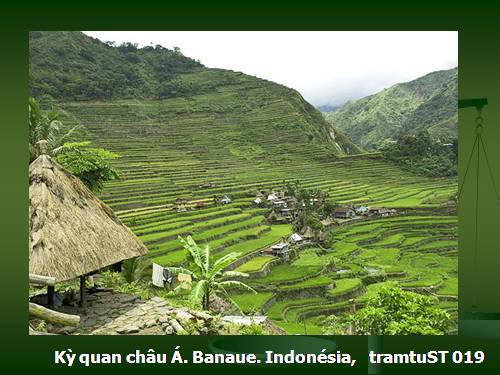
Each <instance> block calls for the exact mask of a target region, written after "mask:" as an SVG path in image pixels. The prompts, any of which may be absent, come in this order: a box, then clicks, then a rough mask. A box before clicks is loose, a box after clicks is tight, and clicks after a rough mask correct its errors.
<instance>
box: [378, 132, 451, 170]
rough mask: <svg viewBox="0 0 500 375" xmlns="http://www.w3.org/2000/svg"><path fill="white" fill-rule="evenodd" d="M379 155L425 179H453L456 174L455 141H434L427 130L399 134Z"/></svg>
mask: <svg viewBox="0 0 500 375" xmlns="http://www.w3.org/2000/svg"><path fill="white" fill-rule="evenodd" d="M381 151H382V155H383V156H384V157H385V158H386V159H388V160H390V161H392V162H394V163H396V164H398V165H400V166H401V167H403V168H405V169H407V170H409V171H411V172H415V173H418V174H423V175H425V176H431V177H437V176H454V175H456V174H457V172H458V167H457V162H458V139H457V138H455V139H453V140H450V141H446V140H445V141H443V140H441V141H436V140H433V139H432V137H431V136H430V134H429V133H428V131H427V130H422V131H419V132H418V133H416V134H410V135H401V136H399V137H398V138H397V140H396V143H387V144H386V145H384V146H383V147H382V148H381Z"/></svg>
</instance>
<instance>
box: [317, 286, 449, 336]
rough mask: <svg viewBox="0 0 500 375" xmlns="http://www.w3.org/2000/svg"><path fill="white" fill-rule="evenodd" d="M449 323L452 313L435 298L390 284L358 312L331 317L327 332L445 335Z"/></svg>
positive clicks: (327, 322)
mask: <svg viewBox="0 0 500 375" xmlns="http://www.w3.org/2000/svg"><path fill="white" fill-rule="evenodd" d="M449 322H450V315H449V314H448V313H447V312H446V311H444V310H442V309H440V308H439V307H438V306H436V303H435V300H434V299H433V298H432V297H428V296H425V295H422V294H418V293H414V292H409V291H404V290H402V289H400V288H399V287H397V286H389V287H384V288H382V289H381V290H380V291H379V292H378V294H377V295H376V296H375V297H373V298H372V299H370V300H369V301H368V303H367V305H366V306H365V307H364V308H362V309H361V310H359V311H358V312H356V313H355V314H352V315H349V316H347V317H343V318H340V317H337V316H332V317H329V318H328V319H327V321H326V328H325V334H345V333H347V332H350V333H352V334H358V335H442V334H444V333H446V329H447V328H448V325H449Z"/></svg>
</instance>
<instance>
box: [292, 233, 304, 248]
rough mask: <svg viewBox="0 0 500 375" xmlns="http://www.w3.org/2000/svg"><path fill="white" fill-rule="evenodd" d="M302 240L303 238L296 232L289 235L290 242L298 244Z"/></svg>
mask: <svg viewBox="0 0 500 375" xmlns="http://www.w3.org/2000/svg"><path fill="white" fill-rule="evenodd" d="M303 241H304V239H303V238H302V236H301V235H300V234H298V233H294V234H292V235H291V236H290V242H291V243H293V244H295V245H300V244H301V243H302V242H303Z"/></svg>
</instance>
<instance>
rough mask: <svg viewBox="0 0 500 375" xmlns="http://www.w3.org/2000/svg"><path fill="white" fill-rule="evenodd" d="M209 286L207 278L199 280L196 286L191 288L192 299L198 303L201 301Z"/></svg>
mask: <svg viewBox="0 0 500 375" xmlns="http://www.w3.org/2000/svg"><path fill="white" fill-rule="evenodd" d="M208 288H209V285H208V282H207V280H200V281H198V282H197V283H196V285H195V287H194V288H193V289H192V290H191V300H192V301H193V302H197V303H199V302H201V301H202V300H203V297H204V296H205V293H206V291H207V289H208Z"/></svg>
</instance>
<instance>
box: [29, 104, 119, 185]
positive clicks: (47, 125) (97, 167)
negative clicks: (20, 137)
mask: <svg viewBox="0 0 500 375" xmlns="http://www.w3.org/2000/svg"><path fill="white" fill-rule="evenodd" d="M28 102H29V154H30V163H31V162H32V161H33V160H35V159H36V157H37V156H38V155H37V154H36V147H35V145H36V143H37V142H38V141H41V140H45V141H47V152H48V154H49V155H51V156H52V157H53V158H54V159H55V160H56V161H57V162H58V163H59V164H61V165H62V166H63V167H64V168H65V169H66V170H67V171H68V172H70V173H71V174H73V175H74V176H76V177H78V178H79V179H80V180H81V181H82V182H83V183H84V184H85V185H86V186H87V187H88V188H89V189H90V190H92V191H93V192H95V193H98V192H99V191H100V190H102V188H103V186H104V183H105V182H106V181H110V180H114V179H117V178H118V177H119V174H118V171H117V170H116V169H115V168H113V167H112V166H111V165H110V164H109V160H111V159H115V158H117V157H118V155H117V154H115V153H113V152H110V151H107V150H105V149H103V148H97V147H91V146H90V145H91V142H90V141H84V142H68V141H69V140H70V138H72V136H74V135H76V134H78V131H79V130H80V129H81V128H82V127H81V126H79V125H77V126H74V127H72V128H70V129H69V130H65V127H64V126H63V124H62V122H61V121H60V120H59V114H58V113H57V112H55V111H51V112H44V111H42V110H41V109H40V106H39V104H38V102H37V101H36V100H35V99H34V98H32V97H30V98H29V99H28Z"/></svg>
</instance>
